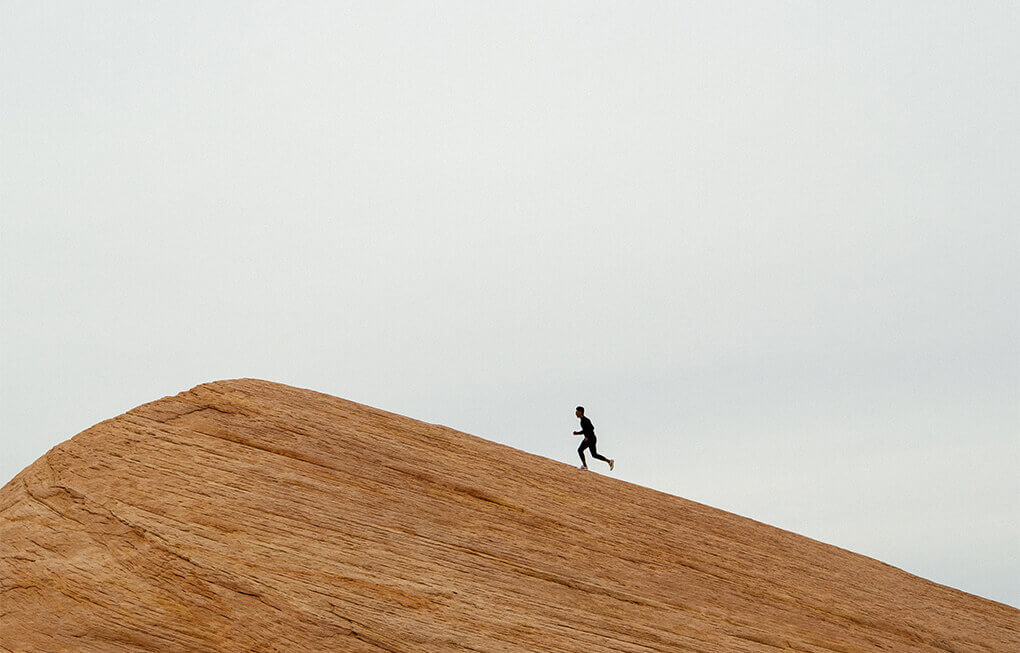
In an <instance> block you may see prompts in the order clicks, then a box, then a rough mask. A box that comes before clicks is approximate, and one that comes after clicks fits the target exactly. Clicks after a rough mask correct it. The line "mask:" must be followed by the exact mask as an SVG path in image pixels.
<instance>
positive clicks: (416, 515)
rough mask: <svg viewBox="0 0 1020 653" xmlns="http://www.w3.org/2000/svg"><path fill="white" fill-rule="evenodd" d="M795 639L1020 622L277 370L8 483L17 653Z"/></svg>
mask: <svg viewBox="0 0 1020 653" xmlns="http://www.w3.org/2000/svg"><path fill="white" fill-rule="evenodd" d="M570 445H571V441H570V440H569V439H565V440H564V447H565V448H566V447H568V446H570ZM565 457H567V458H569V456H566V455H565ZM598 464H600V465H601V463H598ZM598 469H599V470H600V471H605V467H604V466H603V467H600V468H598ZM978 508H979V507H976V509H978ZM778 649H789V650H794V651H879V650H881V651H1003V652H1016V651H1020V611H1017V610H1016V609H1014V608H1012V607H1009V606H1006V605H1003V604H1000V603H996V602H994V601H989V600H986V599H982V598H979V597H976V596H973V595H970V594H967V593H964V592H961V591H957V590H954V589H950V588H947V587H944V586H941V585H937V584H935V583H932V582H929V581H927V580H924V579H922V578H918V577H917V576H913V575H910V574H907V573H905V572H903V571H901V570H899V569H896V568H894V567H891V566H889V565H886V564H883V563H881V562H878V561H876V560H873V559H870V558H867V557H864V556H861V555H857V554H854V553H851V552H849V551H845V550H842V549H839V548H836V547H833V546H829V545H825V544H821V543H819V542H816V541H814V540H811V539H808V538H805V537H802V536H800V535H796V534H794V533H790V532H786V531H783V530H779V529H776V528H773V527H770V526H767V525H764V524H761V523H759V522H755V521H753V520H750V519H746V518H744V517H740V516H737V515H733V514H730V513H727V512H723V511H720V510H716V509H713V508H710V507H707V506H704V505H701V504H697V503H694V502H691V501H687V500H684V499H682V498H678V497H674V496H670V495H667V494H663V493H660V492H656V491H653V490H649V489H647V488H643V487H640V486H637V485H632V484H629V483H625V482H622V481H619V480H616V479H614V478H612V477H611V476H608V475H603V474H602V473H595V472H588V473H584V472H581V471H579V470H577V469H576V468H574V467H573V466H571V465H567V464H564V463H559V462H555V461H552V460H548V459H545V458H541V457H538V456H534V455H530V454H527V453H524V452H521V451H518V450H515V449H512V448H509V447H505V446H502V445H499V444H495V443H493V442H489V441H487V440H484V439H481V438H478V437H475V436H471V435H467V434H465V433H460V432H458V431H454V430H452V429H449V428H446V427H442V426H436V425H432V424H427V423H424V422H420V421H417V420H414V419H410V418H407V417H402V416H399V415H395V414H392V413H387V412H384V411H381V410H377V409H374V408H369V407H367V406H363V405H360V404H356V403H353V402H350V401H346V400H343V399H339V398H336V397H332V396H329V395H325V394H321V393H318V392H313V391H311V390H303V389H298V388H293V387H290V386H286V385H281V384H277V383H271V382H267V381H260V380H256V379H237V380H229V381H217V382H213V383H207V384H203V385H200V386H197V387H195V388H193V389H191V390H189V391H187V392H182V393H180V394H178V395H176V396H173V397H165V398H163V399H160V400H158V401H154V402H152V403H148V404H145V405H142V406H139V407H138V408H135V409H133V410H131V411H129V412H127V413H125V414H123V415H120V416H118V417H115V418H113V419H109V420H107V421H104V422H101V423H100V424H97V425H95V426H93V427H92V428H90V429H88V430H86V431H83V432H82V433H80V434H78V435H77V436H75V437H74V438H72V439H70V440H68V441H66V442H64V443H63V444H60V445H59V446H57V447H55V448H54V449H52V450H51V451H50V452H49V453H47V454H46V455H45V456H44V457H42V458H40V459H39V460H38V461H36V462H35V463H33V464H32V465H31V466H29V467H28V468H26V469H25V470H24V471H22V472H21V473H20V474H19V475H18V476H16V477H15V478H14V479H12V480H11V481H10V482H9V483H7V485H5V486H4V487H3V489H2V490H0V650H10V651H69V650H93V651H143V650H144V651H213V650H215V651H284V650H288V651H440V650H444V651H456V650H467V651H494V652H502V651H584V652H586V653H591V652H595V651H635V652H637V651H644V652H647V651H775V650H778Z"/></svg>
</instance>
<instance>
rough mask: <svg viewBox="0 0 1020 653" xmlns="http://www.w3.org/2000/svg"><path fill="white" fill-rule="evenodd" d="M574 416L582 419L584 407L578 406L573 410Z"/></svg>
mask: <svg viewBox="0 0 1020 653" xmlns="http://www.w3.org/2000/svg"><path fill="white" fill-rule="evenodd" d="M574 414H575V415H577V416H578V417H584V406H578V407H577V409H576V410H574Z"/></svg>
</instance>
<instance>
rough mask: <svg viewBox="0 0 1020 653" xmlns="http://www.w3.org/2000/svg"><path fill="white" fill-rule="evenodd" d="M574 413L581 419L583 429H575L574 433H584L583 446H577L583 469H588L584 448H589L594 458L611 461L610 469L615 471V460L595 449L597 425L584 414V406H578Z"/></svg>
mask: <svg viewBox="0 0 1020 653" xmlns="http://www.w3.org/2000/svg"><path fill="white" fill-rule="evenodd" d="M574 414H575V415H577V417H578V419H580V420H581V430H580V431H574V435H583V436H584V440H582V441H581V446H580V447H578V448H577V455H578V456H580V457H581V469H588V461H586V460H585V459H584V450H585V449H588V450H589V451H591V457H592V458H598V459H599V460H603V461H605V462H607V463H609V471H613V465H615V464H616V461H615V460H612V459H610V458H606V457H605V456H600V455H599V453H598V452H597V451H595V427H594V426H593V425H592V423H591V420H590V419H588V418H587V417H585V416H584V406H578V407H577V408H576V409H575V410H574Z"/></svg>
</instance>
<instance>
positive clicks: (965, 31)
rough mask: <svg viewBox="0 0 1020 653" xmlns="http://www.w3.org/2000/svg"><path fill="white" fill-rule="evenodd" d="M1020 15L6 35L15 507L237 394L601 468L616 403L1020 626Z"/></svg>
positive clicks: (666, 438) (221, 27) (856, 545)
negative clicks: (419, 426) (76, 447)
mask: <svg viewBox="0 0 1020 653" xmlns="http://www.w3.org/2000/svg"><path fill="white" fill-rule="evenodd" d="M1018 6H1020V5H1017V4H1016V3H1013V2H928V1H925V2H900V3H889V2H884V1H883V2H873V3H866V2H858V1H856V0H855V1H854V2H844V3H808V2H791V3H787V2H782V3H780V2H772V3H746V2H733V3H723V2H716V1H714V0H713V1H711V2H698V3H682V2H669V3H653V2H632V3H610V4H606V3H581V2H576V3H556V2H547V1H542V2H535V3H522V2H504V3H482V2H474V1H472V2H464V3H459V2H458V3H454V2H449V3H438V4H426V3H419V2H415V3H387V2H368V3H357V4H350V3H337V2H325V3H295V2H288V3H271V4H270V3H227V2H216V3H188V2H174V3H140V2H117V3H110V2H105V3H75V2H68V3H54V2H46V3H43V2H36V1H29V2H11V1H9V0H5V1H2V2H0V219H2V232H0V273H2V291H0V300H2V305H0V309H2V314H0V318H2V333H3V339H2V343H0V370H2V372H0V374H2V378H0V382H2V402H3V403H2V410H3V430H2V434H0V444H2V452H3V455H2V461H0V476H2V481H6V480H7V479H9V478H10V477H12V476H14V475H15V474H16V473H17V472H18V471H19V470H20V469H22V468H23V467H25V466H26V465H28V464H30V463H31V462H32V461H33V460H35V459H36V458H37V457H39V456H40V455H42V454H43V453H44V452H45V451H46V450H47V449H49V448H50V447H51V446H53V445H54V444H56V443H58V442H60V441H62V440H65V439H67V438H68V437H70V436H72V435H74V434H75V433H77V432H79V431H81V430H82V429H85V428H87V427H88V426H90V425H92V424H94V423H96V422H98V421H101V420H103V419H106V418H108V417H112V416H114V415H117V414H120V413H122V412H124V411H126V410H128V409H130V408H132V407H133V406H136V405H138V404H140V403H144V402H146V401H150V400H153V399H156V398H159V397H162V396H164V395H170V394H174V393H177V392H179V391H182V390H185V389H187V388H190V387H191V386H193V385H195V384H197V383H201V382H205V381H210V380H214V379H221V378H234V377H240V376H253V377H258V378H264V379H270V380H274V381H279V382H283V383H288V384H292V385H296V386H300V387H306V388H313V389H315V390H320V391H323V392H327V393H330V394H335V395H339V396H342V397H346V398H349V399H353V400H355V401H360V402H363V403H367V404H370V405H374V406H378V407H380V408H384V409H387V410H392V411H395V412H399V413H403V414H406V415H409V416H412V417H416V418H419V419H424V420H427V421H431V422H438V423H442V424H446V425H448V426H452V427H455V428H458V429H461V430H464V431H468V432H471V433H475V434H477V435H481V436H483V437H488V438H490V439H493V440H497V441H499V442H504V443H506V444H509V445H512V446H515V447H519V448H521V449H524V450H526V451H530V452H533V453H537V454H541V455H544V456H549V457H552V458H556V459H558V460H562V461H564V462H568V463H571V464H574V463H575V458H576V454H575V452H574V448H575V447H576V441H575V439H574V438H572V437H571V436H570V435H569V433H570V432H571V431H572V430H574V429H575V428H576V420H575V419H574V417H573V407H574V406H575V405H576V404H578V403H582V404H584V405H585V406H587V407H588V410H589V413H590V415H591V417H592V419H593V420H594V422H595V425H596V428H597V430H598V433H599V435H600V440H599V442H600V449H602V450H603V451H604V452H605V453H608V454H610V455H611V456H614V457H616V458H617V459H618V460H619V466H618V467H617V472H616V473H615V475H617V476H619V477H621V478H623V479H625V480H628V481H633V482H635V483H640V484H642V485H647V486H651V487H655V488H658V489H661V490H665V491H667V492H671V493H674V494H677V495H681V496H684V497H688V498H690V499H694V500H696V501H700V502H703V503H707V504H710V505H713V506H717V507H720V508H724V509H726V510H731V511H734V512H737V513H740V514H743V515H747V516H749V517H753V518H755V519H758V520H761V521H765V522H768V523H771V524H775V525H777V526H780V527H782V528H786V529H790V530H793V531H796V532H798V533H802V534H805V535H808V536H810V537H814V538H817V539H820V540H822V541H825V542H829V543H832V544H836V545H839V546H841V547H844V548H847V549H851V550H853V551H857V552H860V553H863V554H866V555H870V556H873V557H876V558H879V559H881V560H883V561H886V562H889V563H891V564H893V565H896V566H899V567H902V568H904V569H906V570H907V571H910V572H913V573H917V574H920V575H922V576H925V577H927V578H931V579H933V580H935V581H937V582H940V583H945V584H948V585H951V586H954V587H958V588H961V589H963V590H966V591H969V592H973V593H976V594H979V595H982V596H986V597H989V598H994V599H998V600H1000V601H1005V602H1009V603H1012V604H1013V605H1020V558H1018V555H1020V554H1018V552H1020V526H1018V516H1020V514H1018V513H1020V510H1018V505H1020V502H1018V499H1020V481H1018V475H1017V473H1016V470H1017V469H1018V468H1020V409H1018V397H1020V344H1018V333H1020V323H1018V316H1020V287H1018V286H1020V284H1018V278H1020V276H1018V274H1017V270H1016V253H1017V251H1018V248H1020V233H1018V223H1017V217H1018V214H1020V191H1018V186H1020V185H1018V183H1017V182H1018V172H1020V165H1018V164H1020V128H1018V120H1017V115H1018V113H1020V73H1018V69H1017V62H1018V61H1020V46H1018V43H1020V40H1018V39H1017V38H1016V35H1017V34H1018V33H1020V10H1018ZM521 473H522V474H527V470H526V469H522V470H521ZM2 481H0V482H2ZM620 510H622V511H623V510H626V506H620Z"/></svg>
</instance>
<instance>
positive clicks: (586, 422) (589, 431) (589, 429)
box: [581, 415, 595, 438]
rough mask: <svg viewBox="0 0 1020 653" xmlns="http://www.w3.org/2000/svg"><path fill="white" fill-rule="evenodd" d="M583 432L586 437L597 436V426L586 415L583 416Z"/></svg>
mask: <svg viewBox="0 0 1020 653" xmlns="http://www.w3.org/2000/svg"><path fill="white" fill-rule="evenodd" d="M581 433H584V437H586V438H594V437H595V427H594V426H592V423H591V420H590V419H588V418H587V417H585V416H583V415H582V416H581Z"/></svg>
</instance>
